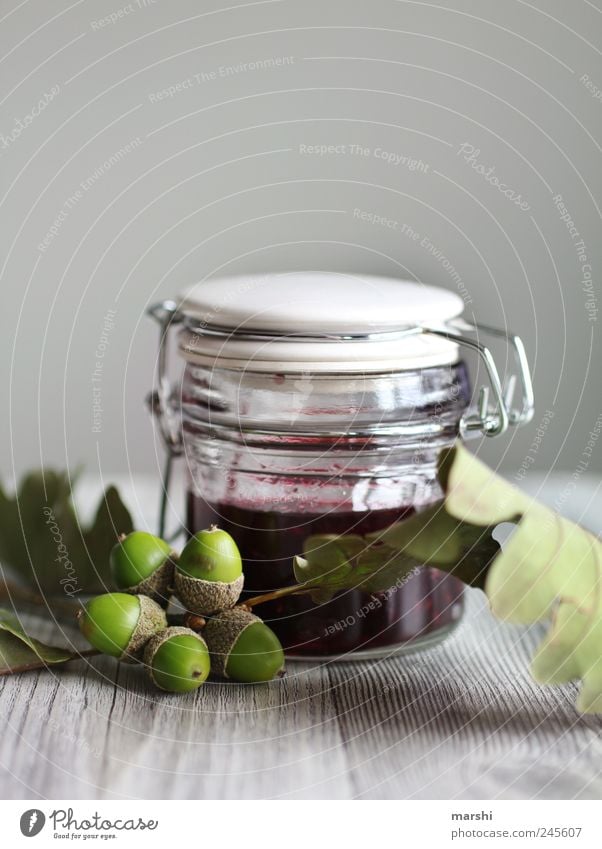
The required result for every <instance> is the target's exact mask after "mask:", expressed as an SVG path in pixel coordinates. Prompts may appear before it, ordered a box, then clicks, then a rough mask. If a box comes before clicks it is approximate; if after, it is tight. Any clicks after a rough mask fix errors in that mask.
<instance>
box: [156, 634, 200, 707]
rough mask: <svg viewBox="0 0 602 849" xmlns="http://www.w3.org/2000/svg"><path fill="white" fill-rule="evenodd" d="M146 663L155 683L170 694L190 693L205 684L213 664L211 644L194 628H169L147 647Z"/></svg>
mask: <svg viewBox="0 0 602 849" xmlns="http://www.w3.org/2000/svg"><path fill="white" fill-rule="evenodd" d="M144 663H145V664H146V666H147V668H148V672H149V675H150V677H151V680H152V681H153V683H154V684H155V685H156V686H157V687H159V689H160V690H166V691H167V692H168V693H189V692H190V691H191V690H196V689H197V688H198V687H200V686H201V684H203V683H204V682H205V681H206V680H207V676H208V675H209V672H210V668H211V664H210V661H209V650H208V649H207V643H206V642H205V640H204V639H203V638H202V637H201V636H200V635H199V634H195V632H194V631H191V630H190V628H179V627H172V628H166V630H165V631H162V632H161V633H160V634H157V635H156V636H154V637H152V638H151V639H150V640H149V641H148V643H147V644H146V648H145V649H144Z"/></svg>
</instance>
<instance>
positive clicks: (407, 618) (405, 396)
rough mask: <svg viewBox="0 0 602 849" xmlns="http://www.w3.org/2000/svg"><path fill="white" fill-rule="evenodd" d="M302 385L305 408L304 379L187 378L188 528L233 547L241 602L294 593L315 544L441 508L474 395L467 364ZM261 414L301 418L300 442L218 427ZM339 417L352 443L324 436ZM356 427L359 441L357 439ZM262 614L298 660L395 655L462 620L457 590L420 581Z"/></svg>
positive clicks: (270, 608) (450, 580)
mask: <svg viewBox="0 0 602 849" xmlns="http://www.w3.org/2000/svg"><path fill="white" fill-rule="evenodd" d="M305 379H306V380H308V381H309V382H310V383H311V391H308V390H309V389H310V387H308V386H305V387H304V389H305V390H306V393H307V394H306V395H305V396H303V398H300V397H299V378H298V376H297V375H282V374H274V375H272V376H271V377H270V379H269V381H268V380H266V376H265V375H253V374H252V373H250V372H247V373H246V374H245V378H244V386H243V384H242V383H241V382H240V376H234V374H233V373H228V372H222V373H220V372H218V370H215V369H214V370H211V371H210V370H208V369H206V368H204V367H203V366H197V365H193V364H190V363H189V364H188V365H187V367H186V370H185V373H184V380H183V385H182V396H181V400H182V413H183V428H184V445H185V448H186V460H187V468H188V473H189V489H188V508H187V528H188V531H189V532H190V533H194V532H195V531H197V530H200V529H202V528H206V527H209V526H210V525H211V524H217V525H219V527H221V528H223V529H225V530H227V531H228V532H229V533H230V534H231V535H232V536H233V537H234V539H235V540H236V542H237V544H238V547H239V548H240V551H241V554H242V557H243V561H244V574H245V589H244V593H243V599H244V598H245V597H250V596H255V595H263V594H264V593H269V592H272V591H274V590H276V589H279V588H281V587H287V586H291V585H293V584H294V583H295V579H294V574H293V558H294V556H295V555H298V554H302V553H303V547H304V543H305V541H306V539H307V538H308V537H309V536H311V535H313V534H335V535H342V534H348V533H351V534H360V535H365V534H369V533H373V532H377V531H379V530H382V529H384V528H386V527H388V526H390V525H391V524H393V522H396V521H398V520H400V519H403V518H407V517H408V516H410V515H411V514H412V513H414V512H415V511H417V510H420V509H422V508H424V507H426V506H427V505H429V504H431V503H432V502H433V501H435V500H436V499H437V498H438V497H440V495H441V492H440V489H439V486H438V483H437V479H436V461H437V456H438V453H439V451H440V449H441V447H443V446H444V445H448V444H450V443H451V441H452V440H453V438H454V437H455V435H456V431H457V422H458V420H459V418H460V416H461V414H462V412H463V411H464V409H465V408H466V406H467V404H468V399H469V394H470V391H469V382H468V375H467V369H466V367H465V365H464V363H463V362H457V363H454V364H452V365H449V366H445V367H431V368H427V369H422V370H413V371H407V372H403V373H391V374H380V375H377V376H375V375H370V376H369V378H367V377H366V375H355V376H349V375H346V376H341V375H336V376H335V375H311V377H306V378H305ZM266 404H267V409H268V410H269V411H270V415H271V417H274V416H277V417H279V418H281V419H286V418H287V417H288V418H290V417H291V416H292V417H293V418H294V426H295V430H294V431H293V432H285V431H281V432H279V433H278V434H274V433H272V432H270V431H269V429H266V430H265V431H258V430H254V431H253V432H252V433H249V432H245V431H244V430H243V429H242V427H241V426H240V423H239V427H238V428H235V429H230V428H229V427H226V428H224V427H223V426H222V425H221V415H220V411H221V414H223V412H224V411H227V410H228V409H231V408H233V407H235V408H236V409H237V410H239V411H241V410H242V411H243V412H244V417H245V420H248V419H251V420H256V418H257V417H260V416H261V415H262V412H264V411H265V409H266ZM387 407H388V408H389V409H387ZM377 411H378V412H377ZM342 416H347V417H351V419H352V422H351V426H350V427H348V431H347V432H346V433H344V434H339V435H334V436H333V435H327V434H326V433H325V431H326V429H327V425H326V423H325V419H326V420H328V422H330V423H331V422H332V421H333V419H339V420H340V419H341V417H342ZM375 416H376V417H377V421H376V426H375V427H374V428H373V429H374V432H373V433H371V434H367V433H366V432H365V430H366V427H365V426H366V422H367V421H369V420H370V421H371V422H372V423H373V424H374V419H375ZM299 419H301V421H299ZM399 422H401V423H402V424H401V425H400V424H399ZM354 428H357V429H358V430H363V431H364V432H363V433H362V435H361V436H356V435H354V433H355V431H354ZM255 612H256V613H257V614H258V615H260V616H261V617H262V618H263V619H264V620H265V621H266V622H268V624H269V625H270V627H271V628H272V629H273V630H274V631H275V632H276V634H277V635H278V637H279V638H280V640H281V642H282V644H283V647H284V650H285V652H286V653H287V655H288V656H290V657H295V656H297V657H300V658H308V657H312V658H326V657H337V658H344V659H354V658H361V657H370V656H379V655H388V654H392V653H397V652H399V651H403V650H408V649H409V650H415V648H417V647H419V646H421V645H425V644H430V643H431V642H434V641H435V640H436V639H439V638H442V637H443V636H445V634H447V633H448V632H449V630H450V629H451V628H452V627H453V625H454V624H455V623H457V622H458V620H459V618H460V616H461V613H462V584H461V582H460V581H459V580H457V579H456V578H454V577H452V576H450V575H447V574H445V573H442V572H439V571H438V570H435V569H430V568H422V569H418V570H415V572H413V573H412V574H411V575H409V576H405V577H404V578H403V579H400V581H399V582H398V584H397V585H395V586H393V587H392V588H391V589H389V590H388V591H386V592H379V593H369V592H364V591H362V590H359V589H354V590H346V591H342V592H340V593H338V594H337V595H336V596H334V597H333V598H332V599H331V600H329V601H326V602H323V603H321V604H314V603H313V602H312V601H311V599H310V598H309V597H308V596H303V595H299V596H285V597H283V598H280V599H275V600H272V601H269V602H266V603H264V604H260V605H258V606H257V607H256V608H255Z"/></svg>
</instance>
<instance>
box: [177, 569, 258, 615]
mask: <svg viewBox="0 0 602 849" xmlns="http://www.w3.org/2000/svg"><path fill="white" fill-rule="evenodd" d="M244 582H245V577H244V575H241V576H240V578H237V579H236V580H235V581H231V582H230V583H229V584H226V583H224V582H222V581H204V580H202V578H190V577H189V576H188V575H183V574H182V572H180V571H179V570H178V569H176V573H175V591H176V595H177V596H178V598H179V599H180V601H181V602H182V604H183V605H184V606H185V607H186V609H187V610H189V611H190V612H191V613H200V614H201V615H202V616H211V615H213V614H214V613H219V611H220V610H227V609H228V608H231V607H234V605H235V604H236V602H237V601H238V599H239V598H240V594H241V592H242V588H243V585H244Z"/></svg>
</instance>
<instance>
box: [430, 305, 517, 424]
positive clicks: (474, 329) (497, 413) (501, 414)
mask: <svg viewBox="0 0 602 849" xmlns="http://www.w3.org/2000/svg"><path fill="white" fill-rule="evenodd" d="M423 330H424V332H425V333H433V334H434V335H435V336H442V337H443V338H444V339H450V340H451V341H454V342H457V343H458V344H460V345H465V346H466V347H467V348H470V349H471V350H473V351H476V352H477V353H478V354H479V356H480V358H481V360H482V361H483V363H484V365H485V369H486V371H487V376H488V378H489V384H490V385H489V386H482V387H481V388H480V390H479V400H478V403H477V407H476V411H475V410H474V409H470V410H468V411H467V412H466V413H465V414H464V415H463V416H462V418H461V419H460V433H467V432H470V431H475V430H479V431H481V432H482V433H483V434H485V436H498V435H499V434H501V433H504V431H506V430H507V429H508V426H509V425H511V426H513V427H515V426H520V425H523V424H526V423H527V422H529V421H531V419H532V418H533V411H534V396H533V384H532V382H531V374H530V371H529V364H528V361H527V354H526V352H525V346H524V345H523V342H522V340H521V338H520V337H519V336H516V335H515V334H510V333H506V332H505V331H504V330H500V329H498V328H497V327H490V326H489V325H485V324H475V325H473V324H470V323H469V322H467V321H464V319H462V318H458V319H453V320H451V321H448V322H447V323H446V324H445V325H442V326H441V327H426V326H424V327H423ZM460 331H464V332H465V333H466V332H467V333H474V334H475V335H477V336H478V334H479V333H486V334H488V335H490V336H496V337H499V338H502V339H505V340H506V344H507V345H508V346H509V347H510V348H511V349H512V352H513V355H514V358H515V361H516V365H517V368H518V377H519V379H520V384H521V406H520V407H514V406H513V400H514V393H515V389H516V382H517V376H516V375H515V374H511V375H509V376H508V377H507V378H506V379H505V380H504V384H503V386H502V383H501V381H500V376H499V374H498V370H497V367H496V365H495V361H494V359H493V356H492V354H491V351H490V350H489V348H487V346H486V345H483V344H482V343H481V342H479V341H478V339H473V338H471V337H469V336H464V335H463V334H462V333H461V332H460ZM490 390H493V396H494V402H495V403H494V405H493V407H490V404H489V396H490Z"/></svg>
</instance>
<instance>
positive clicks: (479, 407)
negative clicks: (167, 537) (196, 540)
mask: <svg viewBox="0 0 602 849" xmlns="http://www.w3.org/2000/svg"><path fill="white" fill-rule="evenodd" d="M147 314H148V315H149V316H150V317H151V318H153V319H154V320H155V321H156V322H157V324H158V325H159V347H158V356H157V371H156V381H157V382H156V386H155V388H154V389H153V390H152V391H151V392H150V393H149V394H148V395H147V398H146V403H147V406H148V408H149V410H150V412H151V414H152V415H153V417H154V418H155V419H157V421H158V424H159V431H160V433H161V438H162V440H163V443H164V445H165V447H166V449H167V456H166V461H165V467H164V471H163V480H162V494H161V506H160V521H159V536H163V535H164V530H165V517H166V512H167V499H168V487H169V480H170V475H171V468H172V461H173V459H174V458H176V457H179V456H181V454H182V453H183V440H182V433H181V428H180V426H179V421H178V417H177V413H176V411H175V410H174V406H173V388H172V386H171V383H170V380H169V376H168V373H167V364H168V363H167V361H168V343H169V331H170V329H171V327H172V326H173V325H178V324H182V323H183V322H184V321H185V316H184V315H183V314H182V313H180V312H178V306H177V304H176V302H175V301H173V300H165V301H160V302H159V303H157V304H153V305H152V306H151V307H149V309H148V310H147ZM194 332H195V333H197V334H199V335H203V334H209V335H218V336H223V337H224V338H229V337H232V336H233V335H236V336H237V337H240V338H244V339H266V340H269V339H273V338H274V337H277V336H281V337H286V336H290V335H291V334H286V333H284V334H278V333H276V332H274V331H261V330H259V331H258V330H252V331H248V332H245V331H242V332H241V331H240V330H237V331H233V330H232V329H228V328H225V327H215V326H213V327H209V326H205V327H202V328H199V327H198V326H196V325H195V326H194ZM420 333H425V334H432V335H434V336H440V337H443V338H444V339H448V340H450V341H452V342H456V343H457V344H458V345H463V346H464V347H466V348H468V349H469V350H471V351H473V352H475V353H476V354H477V355H478V356H479V359H480V361H481V362H482V364H483V365H484V367H485V372H486V375H487V381H488V382H487V383H486V384H484V385H483V386H481V387H480V389H479V392H478V400H477V403H476V405H474V406H472V407H470V408H469V409H468V410H467V411H466V412H465V413H464V415H463V416H462V418H461V419H460V422H459V426H458V429H459V434H460V435H461V436H464V435H466V436H468V435H471V434H473V433H474V432H477V431H479V432H481V433H482V434H483V435H484V436H488V437H493V436H499V435H500V434H502V433H504V432H505V431H506V430H507V429H508V427H509V426H510V427H516V426H521V425H523V424H527V423H528V422H529V421H531V419H532V418H533V412H534V397H533V385H532V381H531V374H530V370H529V364H528V361H527V355H526V352H525V346H524V345H523V342H522V340H521V339H520V337H519V336H516V335H515V334H513V333H507V332H506V331H504V330H500V329H499V328H496V327H490V326H489V325H484V324H477V323H475V324H470V323H469V322H467V321H465V320H464V319H462V318H457V319H452V320H450V321H447V322H445V323H444V324H441V325H419V326H416V327H412V328H406V329H403V330H400V331H394V332H393V333H391V332H387V333H386V334H385V333H383V334H378V333H376V334H370V333H366V334H354V335H344V336H336V335H333V334H317V335H304V334H294V338H295V339H297V340H300V339H301V340H303V339H307V340H308V341H309V340H312V341H316V340H319V341H333V342H336V341H345V340H348V339H356V340H359V339H362V340H366V342H369V341H370V340H372V339H375V338H382V337H384V336H387V337H388V338H399V339H401V338H405V337H406V336H408V335H413V334H420ZM466 334H470V335H466ZM481 335H486V336H493V337H495V338H499V339H503V340H504V341H505V342H506V345H507V346H508V348H509V349H510V350H511V351H512V355H513V359H514V362H515V365H516V370H517V374H510V375H508V376H507V378H506V379H505V380H504V382H503V383H502V381H501V380H500V376H499V373H498V369H497V366H496V364H495V360H494V359H493V355H492V353H491V351H490V350H489V348H488V347H487V346H486V345H485V344H483V343H482V342H481V341H480V339H479V337H480V336H481ZM517 382H518V383H520V395H521V399H520V404H519V405H515V404H514V396H515V394H516V384H517ZM491 396H493V403H492V404H491V403H490V399H491Z"/></svg>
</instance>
